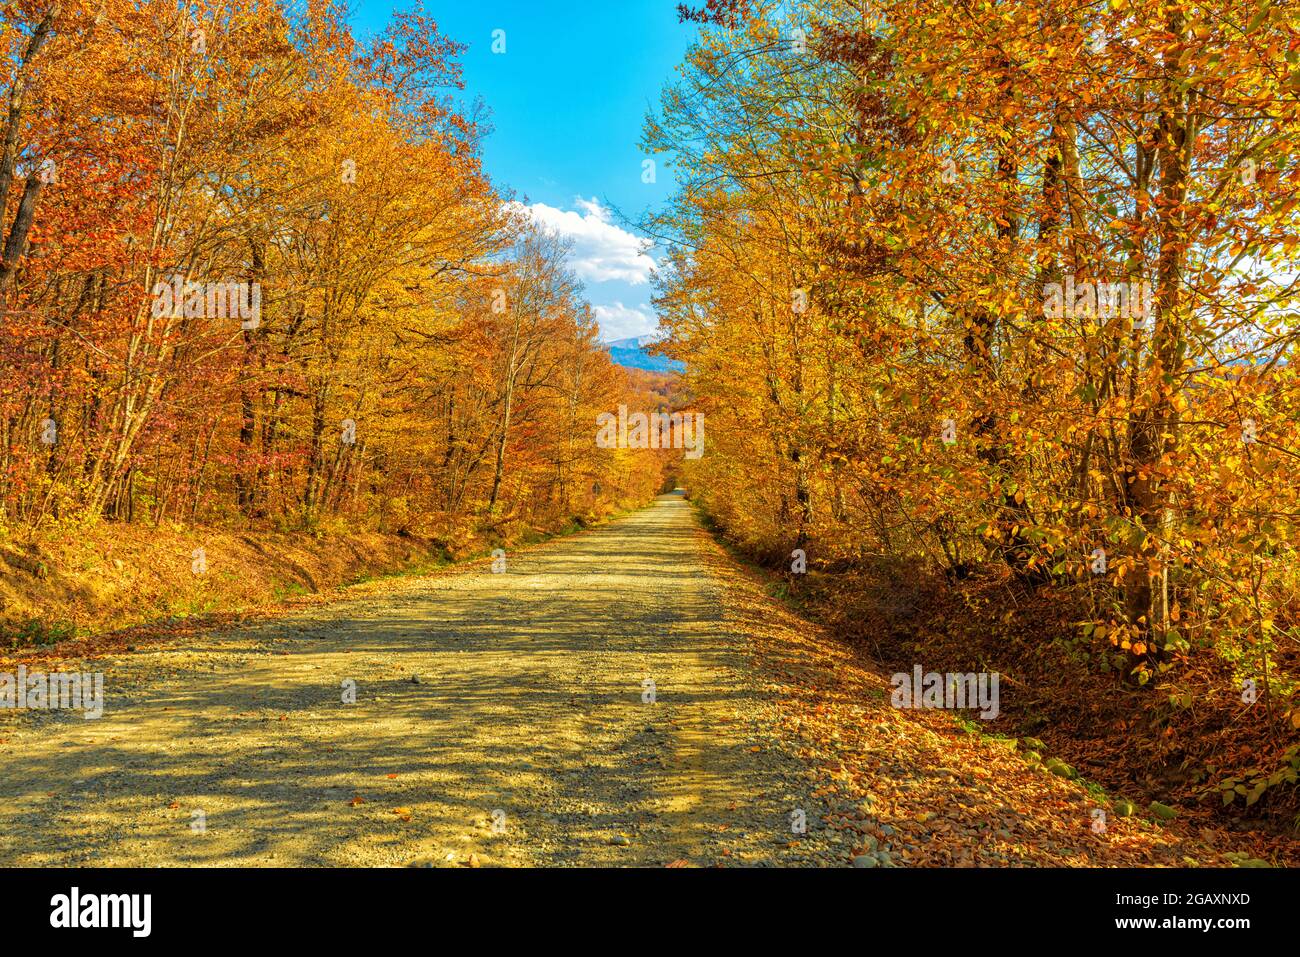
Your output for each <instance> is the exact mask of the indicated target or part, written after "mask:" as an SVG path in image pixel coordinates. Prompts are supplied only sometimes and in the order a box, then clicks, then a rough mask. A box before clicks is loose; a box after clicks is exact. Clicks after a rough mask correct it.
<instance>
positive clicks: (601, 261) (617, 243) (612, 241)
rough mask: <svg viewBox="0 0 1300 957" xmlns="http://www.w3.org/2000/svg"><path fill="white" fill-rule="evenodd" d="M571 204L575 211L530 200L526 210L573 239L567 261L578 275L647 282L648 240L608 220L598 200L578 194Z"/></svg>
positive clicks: (586, 278) (589, 279) (589, 278)
mask: <svg viewBox="0 0 1300 957" xmlns="http://www.w3.org/2000/svg"><path fill="white" fill-rule="evenodd" d="M574 205H575V206H577V207H578V209H577V210H576V211H575V210H563V209H556V208H555V207H554V206H547V205H546V204H545V203H533V205H531V206H529V207H527V212H528V214H529V216H531V217H532V219H533V220H534V222H537V223H540V224H541V225H543V226H545V227H546V228H547V229H550V230H552V231H554V232H557V233H559V234H560V235H561V236H563V237H564V238H566V239H571V240H572V241H573V252H572V254H571V255H570V257H569V264H570V265H571V266H572V267H573V271H574V272H575V273H576V274H577V276H578V278H579V279H582V280H584V281H586V282H612V281H618V282H626V283H630V284H632V285H634V286H643V285H645V284H646V283H648V282H649V281H650V274H651V273H652V272H654V269H655V261H654V260H653V259H651V258H650V257H649V256H648V255H647V254H646V253H647V250H648V249H649V248H650V246H651V245H652V244H651V243H650V242H649V241H648V240H644V239H640V238H638V237H637V236H634V235H633V234H632V233H629V232H628V231H627V230H625V229H622V228H620V227H619V226H617V225H615V224H614V223H612V222H611V221H610V216H609V210H608V209H606V208H605V207H604V206H602V205H600V202H599V201H598V200H596V199H594V198H592V199H583V198H582V197H581V196H578V197H576V198H575V199H574Z"/></svg>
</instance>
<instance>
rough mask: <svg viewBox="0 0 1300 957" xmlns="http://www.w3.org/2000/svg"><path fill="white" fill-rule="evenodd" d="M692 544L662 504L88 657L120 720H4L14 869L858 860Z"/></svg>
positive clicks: (0, 792) (683, 520) (5, 832)
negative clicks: (790, 741) (780, 727)
mask: <svg viewBox="0 0 1300 957" xmlns="http://www.w3.org/2000/svg"><path fill="white" fill-rule="evenodd" d="M701 537H702V533H700V531H699V530H698V527H697V525H696V523H695V522H694V520H693V518H692V516H691V509H690V506H689V505H688V504H687V503H686V502H685V501H684V500H682V499H681V498H679V497H673V496H667V497H664V498H663V499H661V500H659V501H658V502H657V503H656V504H655V506H654V507H652V508H649V509H646V510H644V511H641V512H638V513H636V514H634V515H632V516H629V517H627V518H625V519H623V520H620V521H618V522H616V523H613V524H611V525H609V526H606V527H604V528H601V529H597V530H594V531H591V532H588V533H585V534H581V535H578V536H575V537H572V538H568V539H564V540H560V541H556V542H552V543H549V544H547V545H543V546H540V547H537V548H535V549H533V550H529V551H525V552H522V553H519V554H517V555H509V556H507V559H506V570H505V571H504V573H499V574H498V573H493V572H492V571H491V567H490V565H487V564H482V563H480V564H478V565H476V566H475V567H473V568H470V569H466V570H462V571H458V572H456V573H453V574H450V575H444V576H440V577H432V578H424V579H417V580H399V581H394V582H390V583H385V584H384V585H382V586H380V587H379V588H370V589H367V593H366V594H364V595H361V596H358V597H355V598H345V599H344V600H342V601H339V602H336V603H333V604H330V605H327V606H323V607H316V608H313V609H310V610H306V611H302V612H299V613H294V614H291V615H290V616H289V617H287V618H280V619H277V620H275V621H270V622H262V623H259V624H257V625H253V626H248V627H245V628H243V629H241V630H238V631H236V632H234V633H228V634H226V635H222V636H219V637H212V638H210V639H208V640H206V641H205V642H203V643H202V646H201V647H194V646H193V644H192V643H190V644H189V645H188V646H187V647H183V648H182V647H175V648H161V649H158V648H153V649H145V650H142V651H140V652H138V653H136V654H133V655H127V656H122V657H120V658H118V659H116V660H114V661H110V662H103V661H100V662H97V663H92V664H91V665H88V666H87V667H92V668H94V669H96V670H105V671H108V676H107V678H106V686H105V694H106V705H105V713H104V715H103V717H102V718H100V719H98V720H84V719H83V718H82V717H81V716H80V715H76V714H69V713H44V714H37V715H29V716H26V717H24V719H23V720H22V721H21V722H19V723H18V724H16V725H14V724H11V725H10V726H9V730H8V731H7V733H0V737H5V736H6V734H7V741H6V742H5V743H4V744H3V745H0V864H9V865H13V864H17V865H76V864H103V865H122V866H159V865H162V866H176V865H195V864H233V865H280V866H285V865H363V866H369V865H408V864H413V863H417V864H431V865H461V866H463V865H466V864H470V865H471V866H474V865H482V866H490V865H494V864H505V865H613V864H620V865H655V864H667V863H670V862H677V861H685V862H687V863H689V864H695V865H709V864H714V863H737V864H758V865H764V864H798V863H809V864H844V863H847V861H848V847H847V845H846V844H842V843H841V841H840V837H839V835H838V833H836V834H833V835H832V834H830V833H826V832H823V831H822V830H820V828H819V827H818V824H817V818H818V811H817V808H818V807H819V806H820V805H819V802H818V801H817V800H814V799H813V798H811V797H810V796H809V791H810V790H812V789H813V787H814V784H813V782H814V780H815V775H814V773H813V772H812V770H811V769H810V768H809V767H808V766H807V765H806V764H805V763H804V762H802V761H801V760H799V759H798V758H796V757H795V756H794V754H793V751H792V749H790V748H779V747H775V746H774V745H773V743H772V737H771V728H772V727H773V726H774V723H775V719H774V714H773V709H772V702H771V701H770V700H769V698H768V696H767V695H766V694H765V693H764V691H763V690H762V688H761V687H760V683H759V682H758V681H757V680H756V679H754V678H753V676H752V675H751V673H750V672H749V671H748V670H747V668H746V666H745V661H744V657H745V656H744V654H743V639H741V638H739V637H737V636H736V635H735V634H734V633H732V632H730V631H729V630H728V628H727V626H726V623H725V621H724V619H723V616H722V614H721V611H720V596H719V593H718V585H717V583H716V582H715V581H714V580H713V578H712V577H711V576H710V574H709V573H708V572H707V571H705V570H704V568H703V567H702V566H701V564H700V562H699V561H698V552H699V550H700V549H701V548H702V547H704V542H703V541H702V540H701ZM106 666H107V667H106ZM353 686H354V687H355V703H350V702H349V701H346V700H345V698H348V697H349V695H348V694H347V692H348V691H349V690H350V689H351V688H352V687H353ZM800 811H802V812H803V813H802V814H798V813H797V812H800ZM802 820H810V821H812V822H813V824H812V827H811V831H812V833H811V834H808V833H803V834H800V833H798V832H797V827H798V825H799V823H800V822H801V821H802Z"/></svg>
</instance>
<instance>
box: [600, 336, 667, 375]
mask: <svg viewBox="0 0 1300 957" xmlns="http://www.w3.org/2000/svg"><path fill="white" fill-rule="evenodd" d="M655 341H656V339H655V337H654V336H636V337H633V338H631V339H615V340H614V341H613V342H607V343H605V348H606V349H608V350H609V357H610V358H611V359H613V360H614V363H615V364H616V365H620V366H624V367H625V368H628V369H644V370H646V371H647V372H684V371H686V366H685V365H683V364H682V363H680V362H678V361H676V360H675V359H668V358H666V357H664V356H652V355H651V354H650V353H649V352H647V351H646V347H647V346H649V345H653V344H654V342H655Z"/></svg>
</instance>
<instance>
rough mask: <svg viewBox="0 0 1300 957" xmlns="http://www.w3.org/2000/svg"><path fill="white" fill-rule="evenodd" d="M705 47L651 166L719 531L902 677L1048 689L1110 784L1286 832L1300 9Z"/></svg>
mask: <svg viewBox="0 0 1300 957" xmlns="http://www.w3.org/2000/svg"><path fill="white" fill-rule="evenodd" d="M684 14H685V15H686V16H687V17H688V18H690V19H694V20H695V21H698V22H700V23H702V24H704V32H703V38H702V41H701V43H700V45H699V46H698V48H697V49H696V50H695V51H693V54H692V56H691V59H690V62H689V69H688V70H687V71H686V72H685V74H684V77H683V79H682V80H681V81H680V82H679V83H677V84H675V85H673V86H671V87H669V88H668V89H666V91H665V93H664V97H663V103H662V112H661V114H660V115H658V116H656V117H655V118H654V119H653V121H652V122H650V123H649V124H648V126H647V131H646V140H645V142H646V146H647V148H648V149H652V150H662V151H671V153H672V154H673V155H675V156H677V157H679V160H680V162H681V163H682V165H683V169H684V172H683V182H684V187H683V189H682V190H681V193H680V195H679V197H678V198H677V200H676V202H675V203H674V205H673V207H672V209H671V210H670V211H668V212H666V213H665V214H664V215H662V216H661V217H658V218H657V220H656V221H655V222H654V223H652V224H651V228H652V229H656V230H658V231H660V232H661V233H662V234H664V235H667V236H673V237H675V238H676V239H677V240H678V245H676V246H674V249H675V250H678V252H676V254H675V255H674V257H673V259H672V266H673V267H674V268H672V269H671V270H664V271H663V273H662V275H661V286H660V289H659V298H658V300H657V303H658V305H659V307H660V310H661V317H662V322H663V323H664V325H665V326H666V327H667V328H668V329H669V330H670V331H671V332H670V341H671V354H672V355H673V356H674V357H676V358H678V359H681V360H683V361H685V362H686V363H687V372H686V374H685V382H686V383H687V384H688V385H689V388H690V389H691V390H692V391H693V392H694V394H695V395H696V397H697V401H698V403H699V406H700V408H701V409H702V410H703V411H704V412H705V414H706V415H707V416H708V421H709V442H710V454H709V455H708V456H706V457H705V458H704V459H702V460H701V461H699V462H695V463H687V468H686V471H687V474H688V476H689V483H690V485H691V487H692V488H693V489H696V490H697V492H696V494H697V496H698V498H699V500H700V501H701V502H702V503H703V504H704V507H705V509H706V510H707V512H708V513H709V515H710V516H712V517H713V518H714V520H715V521H716V522H718V523H719V524H720V525H721V526H722V528H724V529H725V530H726V533H727V534H728V535H729V536H730V537H731V538H732V539H734V540H735V541H736V542H738V543H739V544H741V545H742V546H743V547H744V548H745V549H746V550H747V551H748V552H750V553H751V554H752V555H755V556H758V557H760V558H761V559H763V560H764V561H766V562H767V563H768V564H769V565H772V566H774V567H776V566H781V565H785V566H786V567H787V568H789V567H791V566H792V565H793V564H794V562H792V560H791V554H792V553H793V552H794V551H795V550H799V551H800V553H801V555H806V564H807V568H808V571H807V575H806V580H804V579H803V578H802V577H801V576H799V575H794V574H792V575H791V576H790V578H791V583H790V586H789V587H790V588H791V589H792V591H793V593H794V594H796V596H798V597H800V598H801V600H806V601H811V602H812V603H813V604H814V605H815V606H816V607H818V608H819V609H820V610H821V611H822V613H823V614H824V615H825V616H826V617H827V618H828V619H829V620H831V621H832V622H833V623H835V624H836V625H837V626H838V627H839V628H841V629H842V630H844V631H845V632H846V633H854V634H857V635H859V636H860V637H863V638H864V640H869V641H874V642H877V644H876V646H875V647H876V648H877V649H878V650H879V651H880V652H881V654H882V655H886V656H889V655H896V656H897V657H898V658H899V659H900V660H905V661H907V662H911V661H916V660H921V659H918V658H917V657H915V655H917V654H927V655H928V656H929V660H936V661H937V660H940V659H944V660H950V661H952V662H953V663H954V664H956V663H960V664H963V665H965V666H979V665H981V664H985V665H989V664H990V663H991V665H998V664H1000V665H1001V666H1002V670H1003V671H1004V672H1005V671H1009V670H1015V671H1017V672H1018V673H1019V674H1020V675H1021V676H1022V679H1023V680H1025V681H1026V682H1027V683H1031V684H1032V687H1028V688H1026V689H1024V690H1025V694H1024V695H1022V696H1021V698H1020V705H1019V710H1020V712H1021V714H1020V718H1021V721H1022V722H1029V724H1030V726H1031V727H1034V726H1039V727H1046V726H1047V725H1048V724H1049V722H1050V723H1051V725H1053V726H1059V727H1062V728H1065V729H1071V730H1069V731H1067V732H1066V733H1067V734H1072V735H1073V736H1074V737H1076V738H1079V739H1081V743H1080V744H1079V745H1078V747H1079V751H1080V753H1081V754H1087V755H1089V756H1090V757H1091V758H1092V759H1093V761H1092V763H1093V764H1095V765H1097V766H1098V767H1102V766H1104V767H1109V768H1119V769H1123V771H1124V772H1126V773H1131V774H1133V775H1136V776H1138V777H1141V776H1142V775H1144V774H1146V775H1149V774H1152V773H1154V774H1155V775H1157V776H1158V777H1159V779H1160V781H1161V782H1162V783H1163V784H1164V785H1165V786H1169V787H1177V788H1178V790H1180V791H1183V792H1185V793H1186V794H1188V795H1192V794H1195V795H1197V796H1200V797H1205V796H1207V794H1208V796H1209V797H1210V799H1211V800H1212V801H1214V802H1215V803H1218V802H1219V801H1220V800H1221V802H1222V804H1224V805H1230V804H1234V803H1235V804H1236V805H1237V806H1238V807H1243V806H1247V805H1255V804H1256V802H1259V801H1261V800H1264V799H1268V800H1267V801H1266V803H1270V802H1271V803H1272V805H1273V808H1274V811H1275V812H1277V813H1280V814H1283V815H1284V817H1286V818H1291V817H1293V816H1294V815H1295V814H1296V811H1297V809H1298V808H1300V805H1298V802H1297V789H1296V781H1297V775H1298V774H1300V683H1298V679H1300V646H1298V644H1297V641H1298V639H1300V618H1298V614H1300V576H1298V574H1297V567H1296V557H1297V556H1296V550H1297V547H1298V546H1300V534H1298V532H1300V526H1298V525H1297V517H1298V515H1297V506H1298V505H1300V498H1298V494H1300V481H1298V477H1300V471H1298V470H1297V464H1300V415H1298V413H1300V404H1298V403H1300V389H1298V387H1297V386H1298V383H1297V377H1296V369H1295V364H1294V363H1295V360H1296V358H1297V352H1296V348H1297V333H1298V332H1300V327H1298V326H1297V322H1296V302H1297V300H1296V293H1297V286H1296V282H1297V278H1298V275H1297V268H1296V262H1297V242H1298V237H1297V231H1296V226H1297V222H1298V220H1297V205H1298V203H1300V192H1298V190H1300V183H1298V182H1297V177H1296V164H1297V159H1300V14H1298V12H1297V10H1296V8H1295V7H1294V6H1293V5H1289V4H1283V3H1272V2H1269V0H1261V2H1259V3H1254V4H1236V3H1227V2H1210V3H1198V4H1194V5H1193V4H1186V3H1179V2H1169V0H1158V2H1150V3H1147V2H1142V0H1108V2H1106V3H1091V4H1062V3H1059V2H1055V0H1028V2H1018V3H1000V2H992V0H986V2H952V0H919V2H911V0H909V2H907V3H888V2H885V3H870V4H862V3H856V2H825V3H821V2H817V3H808V4H801V5H799V7H798V9H796V10H793V11H787V10H784V9H783V8H782V6H781V5H776V4H767V3H747V2H727V0H711V2H710V3H709V4H708V5H707V7H704V8H701V9H686V10H684ZM798 560H799V559H798V558H796V559H795V561H798ZM945 656H946V657H945ZM991 665H990V666H991ZM1130 692H1132V693H1130ZM1044 736H1045V737H1048V738H1050V734H1049V733H1047V732H1045V733H1044ZM1049 743H1050V742H1049ZM1151 769H1155V770H1154V772H1153V771H1152V770H1151Z"/></svg>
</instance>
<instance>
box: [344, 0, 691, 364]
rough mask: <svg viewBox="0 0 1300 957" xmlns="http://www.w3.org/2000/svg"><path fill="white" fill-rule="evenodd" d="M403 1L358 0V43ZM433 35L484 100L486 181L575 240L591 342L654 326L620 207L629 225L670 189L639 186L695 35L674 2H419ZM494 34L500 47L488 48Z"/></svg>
mask: <svg viewBox="0 0 1300 957" xmlns="http://www.w3.org/2000/svg"><path fill="white" fill-rule="evenodd" d="M405 6H407V4H405V3H402V2H400V0H398V2H390V0H359V2H358V4H357V7H356V12H355V13H354V15H353V25H354V28H355V30H356V32H357V34H358V35H359V36H362V37H364V36H367V35H369V34H371V33H373V32H376V31H378V30H380V29H382V27H383V25H384V23H385V22H386V21H387V19H388V16H389V14H390V13H391V12H392V10H394V9H401V8H404V7H405ZM424 8H425V10H426V12H428V13H429V14H430V15H431V16H432V17H433V18H434V19H435V20H436V21H437V23H438V27H439V30H440V31H441V32H442V33H444V34H446V35H448V36H451V37H453V38H455V39H456V40H459V41H461V42H462V43H467V44H469V50H467V51H466V53H465V54H464V56H463V57H462V63H463V65H464V68H465V91H464V94H465V95H466V96H468V97H471V98H472V97H475V96H479V97H482V98H483V100H484V102H485V103H486V105H487V107H488V109H489V110H490V111H491V125H492V127H493V132H492V134H491V135H490V136H489V137H487V139H486V141H485V143H484V147H483V155H484V163H485V165H486V167H487V171H488V173H489V175H490V176H491V177H492V180H493V182H494V183H495V184H496V185H497V187H498V188H499V189H501V190H503V191H505V190H512V191H513V192H514V194H515V197H516V198H517V199H519V200H522V201H526V202H527V203H528V204H529V205H530V206H531V207H532V210H533V215H534V217H535V218H537V219H539V220H540V221H542V222H544V223H545V224H546V225H547V226H549V227H551V228H552V229H555V230H557V231H559V232H560V233H562V234H564V235H566V236H568V237H570V238H572V239H573V241H574V242H575V251H574V255H573V257H572V265H573V268H574V271H575V272H577V273H578V276H579V278H581V279H582V280H583V282H584V283H585V285H586V292H587V298H588V299H589V300H590V301H591V303H592V305H593V306H595V307H596V312H597V316H598V317H599V319H600V322H601V331H602V336H603V338H606V339H616V338H622V337H625V336H633V335H645V334H648V333H651V332H653V330H654V327H655V324H656V323H655V319H654V314H653V310H652V308H651V306H650V286H649V283H648V279H649V270H650V267H651V266H652V264H653V256H654V251H653V250H652V251H651V254H650V256H646V255H645V254H644V253H643V252H642V251H641V245H640V243H639V240H638V239H637V238H636V236H635V235H634V234H633V232H632V231H630V230H628V229H625V228H624V227H623V225H622V223H621V222H620V220H619V213H620V212H621V213H622V214H623V215H625V216H627V217H628V218H630V219H633V220H635V219H636V218H637V217H638V215H639V214H640V213H641V212H642V211H643V210H645V209H647V208H649V207H658V206H660V205H662V204H663V202H664V201H665V200H666V199H667V198H668V197H669V196H670V195H671V194H672V192H673V189H674V184H673V177H672V171H671V170H670V169H666V168H665V166H664V163H663V162H662V161H660V162H658V163H657V165H656V169H655V180H656V181H655V182H654V183H645V182H643V176H642V171H643V167H642V163H643V161H644V160H645V159H646V158H647V157H646V156H645V154H643V153H642V152H641V151H640V150H638V149H637V141H638V139H639V137H640V132H641V125H642V120H643V118H644V116H645V114H646V111H647V110H648V109H655V108H657V106H658V102H659V90H660V88H661V87H662V86H663V85H664V84H665V83H666V82H668V81H669V80H670V79H671V78H672V77H673V75H674V69H675V67H676V66H677V65H678V64H679V63H680V62H681V60H682V57H683V55H684V54H685V52H686V48H687V46H688V45H689V43H690V41H691V39H692V37H693V36H694V29H695V28H694V27H692V26H690V25H688V24H679V23H678V22H677V14H676V12H675V8H676V0H568V2H559V0H531V2H525V0H478V2H475V0H425V3H424ZM497 30H502V31H504V40H505V52H504V53H494V52H493V51H492V46H493V37H494V31H497Z"/></svg>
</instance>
